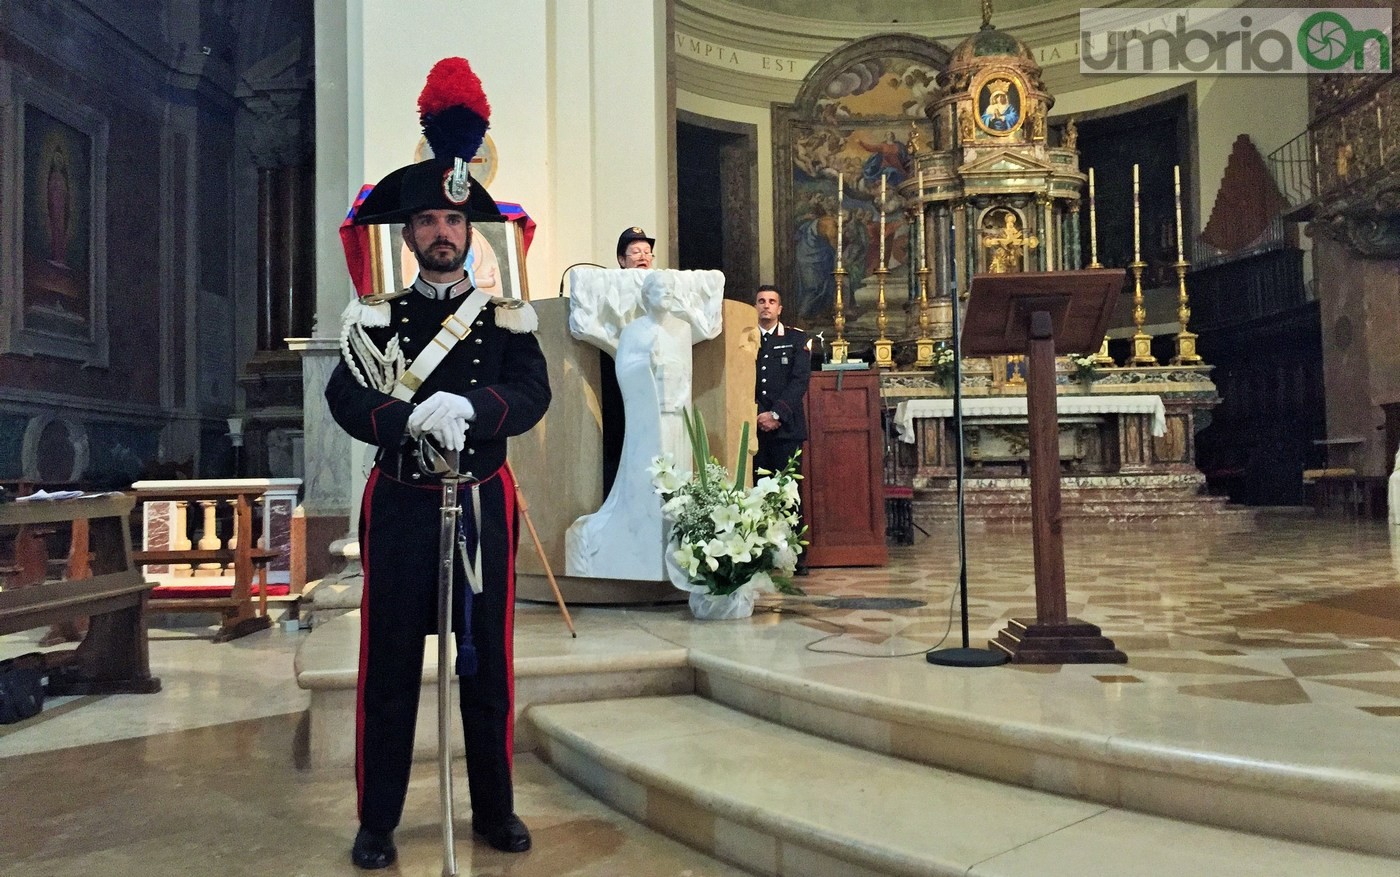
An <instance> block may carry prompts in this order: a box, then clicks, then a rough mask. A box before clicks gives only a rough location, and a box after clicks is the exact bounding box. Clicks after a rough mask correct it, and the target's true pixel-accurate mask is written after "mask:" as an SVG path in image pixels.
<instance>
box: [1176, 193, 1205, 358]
mask: <svg viewBox="0 0 1400 877" xmlns="http://www.w3.org/2000/svg"><path fill="white" fill-rule="evenodd" d="M1172 175H1173V177H1174V183H1175V187H1176V263H1175V265H1173V267H1174V268H1176V320H1177V322H1178V323H1180V324H1181V330H1180V331H1179V332H1177V333H1176V356H1173V357H1172V360H1171V362H1172V365H1196V364H1198V363H1199V362H1200V361H1201V358H1200V357H1199V356H1198V355H1196V333H1194V332H1191V331H1189V330H1187V328H1186V324H1187V323H1188V322H1189V321H1190V320H1191V300H1190V299H1189V298H1188V297H1187V295H1186V269H1187V268H1189V267H1190V266H1191V263H1190V262H1187V261H1186V247H1185V244H1184V243H1183V240H1184V233H1183V231H1182V228H1183V226H1182V223H1181V165H1177V166H1176V167H1175V168H1173V169H1172Z"/></svg>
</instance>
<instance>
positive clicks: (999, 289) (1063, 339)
mask: <svg viewBox="0 0 1400 877" xmlns="http://www.w3.org/2000/svg"><path fill="white" fill-rule="evenodd" d="M1125 278H1126V272H1125V271H1122V270H1097V271H1047V272H1038V273H1025V274H979V275H977V276H975V277H973V278H972V287H971V291H970V295H969V300H968V305H967V316H966V317H965V318H964V321H963V323H964V325H963V334H962V352H963V355H964V356H1000V355H1004V354H1014V353H1022V352H1024V353H1025V354H1026V360H1027V363H1026V364H1027V376H1026V413H1027V420H1028V422H1027V429H1028V432H1029V442H1030V477H1031V537H1032V539H1033V542H1034V552H1033V553H1034V557H1035V615H1036V617H1035V619H1034V620H1031V619H1027V618H1013V619H1011V622H1010V623H1009V624H1008V625H1007V627H1006V628H1005V629H1004V630H1002V631H1001V633H1000V634H998V635H997V638H996V639H994V640H992V641H991V643H990V645H991V647H992V648H993V649H1000V650H1001V651H1003V652H1005V653H1007V654H1008V655H1010V656H1011V660H1012V661H1014V662H1016V663H1020V664H1123V663H1126V662H1127V660H1128V657H1127V655H1125V654H1123V653H1122V652H1120V651H1118V649H1117V648H1115V647H1114V645H1113V641H1112V640H1111V639H1109V638H1107V637H1105V636H1103V635H1102V633H1101V632H1100V630H1099V628H1098V626H1097V625H1094V624H1089V623H1087V622H1085V621H1081V620H1079V619H1077V618H1070V617H1068V610H1067V609H1066V606H1065V543H1064V534H1063V533H1062V532H1061V519H1060V446H1059V417H1058V412H1057V411H1056V398H1055V397H1056V392H1055V347H1056V345H1057V344H1058V345H1059V346H1060V347H1061V348H1062V349H1064V350H1097V349H1098V348H1099V344H1100V343H1101V342H1102V341H1103V336H1104V332H1105V331H1107V329H1108V320H1109V317H1110V314H1111V312H1112V310H1113V303H1114V296H1115V295H1116V294H1117V293H1118V292H1119V290H1121V289H1122V288H1123V282H1124V280H1125Z"/></svg>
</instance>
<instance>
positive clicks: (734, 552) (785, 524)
mask: <svg viewBox="0 0 1400 877" xmlns="http://www.w3.org/2000/svg"><path fill="white" fill-rule="evenodd" d="M684 416H685V426H686V431H687V433H688V434H689V438H690V448H691V455H692V459H693V463H694V471H693V472H691V473H684V472H681V471H679V470H677V468H676V465H675V461H674V460H672V459H671V457H670V455H669V454H665V455H662V456H660V457H657V458H656V459H655V460H653V461H652V464H651V466H650V468H649V470H648V471H649V472H650V473H651V476H652V484H653V485H654V486H655V487H656V492H657V494H658V495H660V497H661V499H662V503H663V505H662V507H661V511H662V514H663V515H665V517H666V519H667V520H668V521H670V522H671V539H670V544H669V546H668V557H667V567H668V569H669V571H670V573H671V581H672V583H673V584H675V585H676V587H678V588H680V589H682V590H685V591H690V592H691V601H690V602H691V608H692V610H696V607H697V602H700V601H697V599H696V598H697V597H724V596H732V595H738V597H739V598H741V599H746V600H747V603H748V612H752V606H753V597H754V596H755V595H756V594H757V593H758V592H765V591H766V592H774V591H779V592H782V593H785V594H801V593H802V590H801V589H800V588H798V587H797V586H796V585H794V584H793V583H792V579H791V576H792V573H793V570H794V569H795V567H796V566H797V555H798V554H799V553H800V552H801V551H802V548H803V545H805V544H806V543H804V542H803V541H802V536H803V535H804V533H805V532H806V529H805V528H802V527H801V526H800V522H799V519H798V515H797V509H798V503H799V499H798V493H797V481H798V479H800V478H801V477H802V476H801V475H799V474H797V459H796V457H795V456H794V458H793V459H792V460H790V461H789V462H788V464H787V466H785V467H784V468H783V470H782V471H781V472H777V473H772V472H766V471H763V470H760V473H759V474H760V476H761V477H760V478H759V479H758V483H757V484H755V485H754V486H753V487H750V488H745V487H744V465H745V463H746V462H747V460H748V444H749V425H748V424H747V423H745V424H744V428H743V432H742V433H741V438H740V442H739V457H738V460H737V462H736V465H735V471H736V473H737V474H735V475H734V476H731V475H730V473H729V472H728V471H727V470H726V469H725V468H724V465H723V464H721V463H720V462H719V460H717V459H715V458H714V457H712V456H710V449H709V439H708V438H707V437H706V433H705V424H704V420H703V419H702V417H701V416H700V413H699V412H695V413H694V414H691V413H690V412H688V411H687V412H684ZM748 612H744V613H741V614H748ZM696 614H697V615H700V612H699V611H698V610H697V611H696ZM724 617H732V616H724Z"/></svg>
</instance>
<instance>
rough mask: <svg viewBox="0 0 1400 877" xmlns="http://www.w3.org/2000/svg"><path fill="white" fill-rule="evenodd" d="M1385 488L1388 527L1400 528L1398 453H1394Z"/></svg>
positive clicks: (1399, 452)
mask: <svg viewBox="0 0 1400 877" xmlns="http://www.w3.org/2000/svg"><path fill="white" fill-rule="evenodd" d="M1386 488H1387V492H1388V493H1389V494H1390V496H1389V497H1388V499H1389V501H1390V502H1389V505H1390V526H1392V527H1400V451H1396V452H1395V466H1394V467H1393V468H1392V469H1391V472H1390V479H1389V480H1388V481H1387V482H1386ZM1392 541H1394V540H1392Z"/></svg>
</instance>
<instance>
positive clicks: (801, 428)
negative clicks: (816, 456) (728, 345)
mask: <svg viewBox="0 0 1400 877" xmlns="http://www.w3.org/2000/svg"><path fill="white" fill-rule="evenodd" d="M756 369H757V374H756V375H755V377H754V401H755V402H756V403H757V404H758V410H759V411H772V412H773V413H775V414H777V415H778V428H777V429H775V430H771V431H764V430H758V452H757V453H755V454H754V458H753V467H754V473H755V474H754V480H755V481H757V480H758V475H757V473H758V470H759V469H767V470H769V471H770V472H778V471H780V470H781V469H782V468H783V467H784V466H786V465H787V462H788V460H790V459H791V458H792V455H793V454H795V453H797V450H798V448H801V447H802V442H803V441H805V440H806V438H807V417H806V414H805V413H804V411H803V407H802V397H803V396H805V395H806V394H807V384H808V382H809V379H810V376H811V373H812V355H811V353H809V352H808V350H807V333H806V332H803V331H802V330H801V329H796V328H794V327H792V326H787V325H784V324H783V323H781V322H779V323H777V324H775V325H774V327H773V331H772V332H769V333H768V334H766V335H763V336H762V338H761V339H760V341H759V346H758V362H757V365H756Z"/></svg>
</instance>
